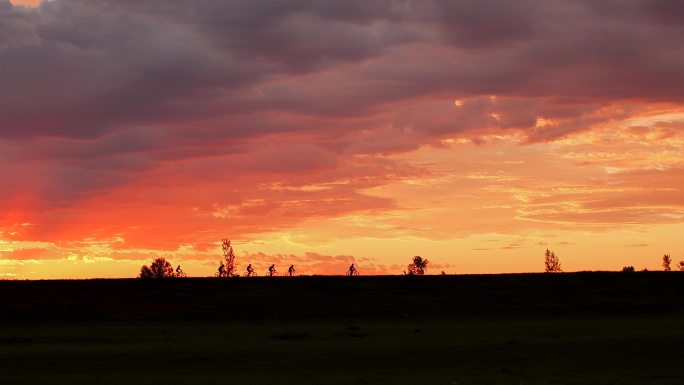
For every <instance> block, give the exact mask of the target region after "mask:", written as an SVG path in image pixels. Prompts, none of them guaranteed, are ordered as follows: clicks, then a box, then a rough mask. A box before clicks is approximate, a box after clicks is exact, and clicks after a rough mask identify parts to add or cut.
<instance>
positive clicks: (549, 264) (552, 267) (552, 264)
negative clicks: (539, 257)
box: [544, 249, 563, 273]
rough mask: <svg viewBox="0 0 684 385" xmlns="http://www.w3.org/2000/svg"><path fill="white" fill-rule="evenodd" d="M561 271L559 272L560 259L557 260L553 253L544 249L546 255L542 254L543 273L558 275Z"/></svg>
mask: <svg viewBox="0 0 684 385" xmlns="http://www.w3.org/2000/svg"><path fill="white" fill-rule="evenodd" d="M561 271H563V270H561V263H560V259H558V257H557V256H556V254H555V253H554V252H553V251H551V250H549V249H546V253H544V272H545V273H560V272H561Z"/></svg>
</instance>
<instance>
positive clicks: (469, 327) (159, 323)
mask: <svg viewBox="0 0 684 385" xmlns="http://www.w3.org/2000/svg"><path fill="white" fill-rule="evenodd" d="M424 278H426V279H424V280H420V281H417V280H404V279H397V278H388V277H377V278H366V279H364V280H355V281H349V280H343V279H340V278H315V279H313V278H312V279H305V278H303V279H295V280H290V281H287V280H277V281H274V280H271V281H267V280H251V281H250V280H240V281H231V282H223V281H217V280H187V281H175V282H156V283H155V282H152V283H151V282H140V281H131V280H128V281H126V280H116V281H73V282H63V281H52V282H2V283H0V310H1V311H2V313H0V314H2V320H4V322H0V326H1V329H0V383H2V384H189V383H193V384H224V383H225V384H233V383H235V384H237V383H239V384H449V385H453V384H459V385H465V384H515V385H518V384H528V385H532V384H539V385H541V384H579V385H581V384H587V385H588V384H604V385H607V384H614V385H618V384H635V385H636V384H639V385H641V384H682V383H684V374H683V373H682V371H681V366H682V363H684V349H682V346H684V328H682V324H683V322H682V321H684V311H682V308H684V306H682V296H681V294H680V293H679V292H678V291H677V290H678V289H679V288H681V287H682V286H681V279H682V278H684V274H683V275H681V276H680V275H677V274H675V273H673V274H672V275H657V274H655V275H640V274H634V275H631V276H629V275H615V276H606V275H602V274H598V275H591V274H590V275H576V276H572V275H568V276H563V277H560V276H558V277H550V276H543V275H536V276H532V275H530V276H489V277H488V276H481V277H447V279H444V278H443V277H424ZM84 288H87V289H88V290H85V291H84V290H83V289H84ZM141 288H142V289H144V290H142V291H141ZM217 288H221V289H223V291H217ZM312 288H317V289H316V290H312ZM436 288H439V289H440V290H441V291H439V292H436V291H434V290H436ZM473 288H477V290H476V291H473ZM46 289H51V290H46ZM159 291H161V292H163V293H166V296H165V297H160V298H165V299H160V300H159V301H158V303H154V304H149V302H147V301H149V299H150V298H152V297H154V294H156V295H158V294H159ZM40 293H42V294H43V295H42V296H41V295H39V294H40ZM133 293H138V296H137V297H135V298H134V297H130V300H129V301H128V302H125V301H124V302H122V301H123V299H125V298H129V296H130V295H132V294H133ZM544 293H546V294H544ZM548 293H552V294H553V295H549V294H548ZM68 294H71V296H70V297H65V295H68ZM296 296H298V297H296ZM554 296H556V298H555V299H554ZM141 298H142V299H144V300H141ZM181 298H182V299H184V301H185V303H183V302H182V301H181V302H179V299H181ZM50 301H51V302H50ZM159 302H161V305H160V303H159ZM47 303H50V304H51V305H50V306H47V305H46V306H43V305H42V304H47ZM79 304H80V305H79ZM173 304H176V305H177V307H174V306H173ZM601 304H603V306H601ZM67 305H68V306H67ZM147 305H149V306H147ZM463 306H466V307H467V308H462V307H463ZM179 309H180V310H179Z"/></svg>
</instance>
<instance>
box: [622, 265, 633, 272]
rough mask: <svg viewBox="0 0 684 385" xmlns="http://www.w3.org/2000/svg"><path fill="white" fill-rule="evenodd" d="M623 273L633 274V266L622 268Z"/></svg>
mask: <svg viewBox="0 0 684 385" xmlns="http://www.w3.org/2000/svg"><path fill="white" fill-rule="evenodd" d="M622 272H623V273H634V266H625V267H623V268H622Z"/></svg>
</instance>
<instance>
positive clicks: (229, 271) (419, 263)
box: [139, 239, 684, 278]
mask: <svg viewBox="0 0 684 385" xmlns="http://www.w3.org/2000/svg"><path fill="white" fill-rule="evenodd" d="M221 248H222V250H223V259H222V260H221V261H220V262H219V266H218V268H217V271H216V273H215V274H214V276H215V277H217V278H234V277H241V276H242V277H256V276H258V275H259V274H258V273H257V271H255V270H254V268H253V267H252V264H251V263H250V264H248V265H247V268H246V269H245V272H244V273H242V274H240V273H239V272H238V271H237V268H238V264H237V262H236V257H235V252H234V251H233V247H232V245H231V243H230V240H229V239H223V240H222V241H221ZM429 263H430V261H428V260H427V259H425V258H423V257H421V256H415V257H413V258H412V260H411V263H409V264H408V266H407V268H406V270H404V275H425V273H426V272H427V268H428V264H429ZM671 264H672V258H671V257H670V255H669V254H665V255H664V256H663V259H662V266H663V270H664V271H672V268H671ZM676 266H677V268H679V270H680V271H684V260H681V261H679V263H677V265H676ZM622 271H623V272H634V271H635V269H634V266H625V267H623V268H622ZM643 271H648V270H647V269H643ZM544 272H546V273H562V272H563V270H562V268H561V262H560V258H559V257H558V256H557V255H556V254H555V253H554V252H553V251H551V250H549V249H546V252H545V253H544ZM441 274H442V275H445V274H446V273H445V272H444V271H442V272H441ZM264 275H265V276H267V277H274V276H277V275H279V273H278V271H277V269H276V266H275V264H271V266H270V267H269V268H268V270H267V271H266V272H264ZM285 275H286V276H290V277H293V276H295V275H297V271H296V269H295V267H294V265H290V267H289V268H288V269H287V272H286V273H285ZM344 275H346V276H357V275H359V270H358V268H357V267H356V265H355V264H354V263H352V264H351V265H350V266H349V268H348V269H347V271H346V272H344ZM185 277H186V274H185V272H183V269H182V268H181V267H180V265H178V266H177V267H176V269H174V268H173V265H171V263H170V262H168V261H167V260H166V259H165V258H157V259H155V260H154V261H152V263H151V264H150V266H147V265H144V266H142V267H141V268H140V275H139V278H185Z"/></svg>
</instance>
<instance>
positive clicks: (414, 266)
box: [404, 255, 430, 275]
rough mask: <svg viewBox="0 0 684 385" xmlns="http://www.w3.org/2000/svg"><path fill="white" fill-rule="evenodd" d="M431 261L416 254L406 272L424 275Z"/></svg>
mask: <svg viewBox="0 0 684 385" xmlns="http://www.w3.org/2000/svg"><path fill="white" fill-rule="evenodd" d="M428 263H430V261H428V260H427V259H423V257H420V256H418V255H416V256H415V257H413V262H411V264H409V265H408V272H404V274H406V275H423V274H425V271H426V270H427V265H428Z"/></svg>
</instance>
